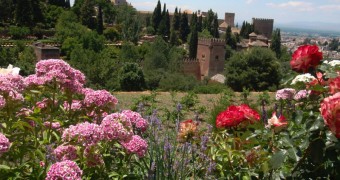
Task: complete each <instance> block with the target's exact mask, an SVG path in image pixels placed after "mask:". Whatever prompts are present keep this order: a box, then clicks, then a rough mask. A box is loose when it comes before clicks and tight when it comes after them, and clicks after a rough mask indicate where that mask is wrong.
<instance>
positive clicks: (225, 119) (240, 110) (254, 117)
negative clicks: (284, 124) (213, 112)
mask: <svg viewBox="0 0 340 180" xmlns="http://www.w3.org/2000/svg"><path fill="white" fill-rule="evenodd" d="M247 120H249V121H250V122H251V123H252V122H254V121H259V120H260V115H259V114H258V113H257V112H256V111H255V110H253V109H251V108H250V107H249V106H248V105H246V104H242V105H240V106H234V105H232V106H229V107H228V108H227V109H226V110H225V111H223V112H221V113H220V114H218V116H217V118H216V127H217V128H223V127H234V126H237V125H239V124H240V123H242V122H244V121H247Z"/></svg>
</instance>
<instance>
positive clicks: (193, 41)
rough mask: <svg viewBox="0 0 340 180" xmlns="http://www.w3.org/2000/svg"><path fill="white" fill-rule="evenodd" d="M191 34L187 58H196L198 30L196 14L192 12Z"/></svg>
mask: <svg viewBox="0 0 340 180" xmlns="http://www.w3.org/2000/svg"><path fill="white" fill-rule="evenodd" d="M190 29H191V36H190V40H189V58H196V55H197V44H198V32H197V14H196V13H193V14H192V17H191V22H190Z"/></svg>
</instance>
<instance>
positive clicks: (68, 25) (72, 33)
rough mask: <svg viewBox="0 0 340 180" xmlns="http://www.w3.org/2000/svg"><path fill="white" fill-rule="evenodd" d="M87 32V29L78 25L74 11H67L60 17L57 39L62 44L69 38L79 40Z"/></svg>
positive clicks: (57, 26)
mask: <svg viewBox="0 0 340 180" xmlns="http://www.w3.org/2000/svg"><path fill="white" fill-rule="evenodd" d="M86 32H87V29H86V27H85V26H83V25H81V24H80V23H78V19H77V16H76V15H75V14H74V13H73V12H72V11H65V12H63V13H62V14H61V15H60V18H59V19H58V22H57V25H56V37H57V40H58V41H59V42H60V43H62V42H63V41H64V40H65V39H67V38H68V37H74V38H79V37H80V36H81V35H83V34H85V33H86Z"/></svg>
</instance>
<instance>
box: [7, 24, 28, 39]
mask: <svg viewBox="0 0 340 180" xmlns="http://www.w3.org/2000/svg"><path fill="white" fill-rule="evenodd" d="M30 33H31V31H30V29H29V28H28V27H17V26H11V27H9V35H11V36H12V39H25V38H26V37H27V36H28V35H29V34H30Z"/></svg>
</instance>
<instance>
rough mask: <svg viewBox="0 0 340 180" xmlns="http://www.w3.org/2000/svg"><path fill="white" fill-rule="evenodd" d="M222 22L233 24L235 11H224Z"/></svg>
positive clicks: (231, 25)
mask: <svg viewBox="0 0 340 180" xmlns="http://www.w3.org/2000/svg"><path fill="white" fill-rule="evenodd" d="M224 22H225V23H227V25H228V26H230V27H234V26H235V13H227V12H226V13H225V14H224Z"/></svg>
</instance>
